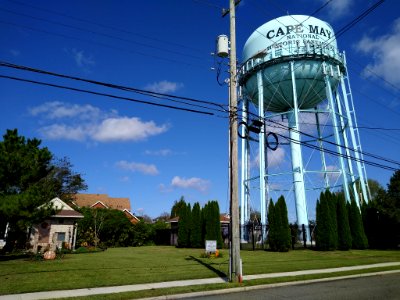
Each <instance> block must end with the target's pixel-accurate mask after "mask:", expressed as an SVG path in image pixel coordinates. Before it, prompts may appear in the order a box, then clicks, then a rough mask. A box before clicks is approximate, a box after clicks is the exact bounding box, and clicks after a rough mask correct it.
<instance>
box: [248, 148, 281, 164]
mask: <svg viewBox="0 0 400 300" xmlns="http://www.w3.org/2000/svg"><path fill="white" fill-rule="evenodd" d="M267 160H268V167H276V166H279V165H280V164H282V163H283V162H284V161H285V149H284V148H282V147H278V148H277V149H276V150H275V151H272V150H271V149H268V151H267ZM259 164H260V152H259V151H257V155H256V156H255V157H254V159H253V160H252V161H251V162H250V167H251V168H255V167H258V166H259Z"/></svg>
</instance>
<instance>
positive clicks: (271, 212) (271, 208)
mask: <svg viewBox="0 0 400 300" xmlns="http://www.w3.org/2000/svg"><path fill="white" fill-rule="evenodd" d="M267 218H268V245H269V247H270V248H271V250H272V251H277V239H278V233H277V224H276V218H275V205H274V202H273V201H272V199H270V200H269V205H268V213H267Z"/></svg>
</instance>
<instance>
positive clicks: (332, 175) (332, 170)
mask: <svg viewBox="0 0 400 300" xmlns="http://www.w3.org/2000/svg"><path fill="white" fill-rule="evenodd" d="M326 170H327V171H328V172H329V173H327V175H328V179H329V181H331V184H332V183H333V182H336V181H337V180H338V178H339V177H340V175H341V174H340V170H339V168H338V167H337V166H334V165H328V166H326ZM320 177H321V178H324V174H323V173H321V174H320Z"/></svg>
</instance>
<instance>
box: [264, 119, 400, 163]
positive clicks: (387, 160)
mask: <svg viewBox="0 0 400 300" xmlns="http://www.w3.org/2000/svg"><path fill="white" fill-rule="evenodd" d="M267 121H269V122H272V123H273V124H276V125H278V126H281V127H284V128H285V129H289V126H286V125H284V124H281V123H279V122H275V121H273V120H270V119H269V120H267ZM291 130H294V131H295V132H298V133H300V134H302V135H305V136H308V137H310V138H313V139H316V140H318V139H319V138H318V137H316V136H313V135H311V134H308V133H305V132H304V131H301V130H295V129H291ZM324 142H326V143H327V144H330V145H333V146H336V147H341V148H343V149H347V150H350V151H352V152H358V153H360V154H363V155H365V156H370V157H373V158H375V159H378V160H382V161H385V162H389V163H392V164H396V165H399V166H400V162H398V161H395V160H392V159H388V158H386V157H383V156H379V155H376V154H372V153H369V152H365V151H362V152H360V151H358V150H356V149H353V148H349V147H346V146H343V145H340V144H337V143H334V142H331V141H324ZM316 147H317V146H316ZM338 154H339V153H338Z"/></svg>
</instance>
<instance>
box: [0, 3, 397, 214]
mask: <svg viewBox="0 0 400 300" xmlns="http://www.w3.org/2000/svg"><path fill="white" fill-rule="evenodd" d="M324 3H326V1H325V0H314V1H312V0H296V1H286V2H280V1H275V0H274V1H268V0H265V1H256V0H245V1H242V3H241V4H240V5H239V7H238V9H237V44H238V59H239V60H240V53H241V49H242V47H243V45H244V43H245V41H246V39H247V38H248V37H249V36H250V34H251V33H252V32H253V31H254V30H255V29H256V28H257V27H259V26H261V25H262V24H264V23H265V22H267V21H269V20H271V19H273V18H276V17H279V16H282V15H286V14H287V13H289V14H305V15H309V14H311V13H313V12H314V11H315V10H316V9H318V8H319V7H320V6H321V5H323V4H324ZM373 3H375V1H363V0H333V1H331V2H330V3H329V4H328V5H327V6H326V7H325V8H324V9H322V10H320V11H319V12H318V13H317V14H316V15H315V17H317V18H320V19H322V20H325V21H327V22H328V23H330V24H331V25H332V27H333V28H334V30H336V31H337V30H339V29H340V28H342V27H343V26H345V25H346V24H347V23H348V22H350V21H351V20H353V19H354V18H355V17H357V16H358V15H359V14H360V13H362V12H363V11H364V10H365V9H367V8H368V7H370V6H371V5H372V4H373ZM227 5H228V1H222V0H218V1H211V0H208V1H200V0H199V1H189V0H187V1H177V0H172V1H67V2H66V1H40V0H39V1H35V2H32V1H27V0H18V1H17V0H15V1H14V0H12V1H11V0H3V1H0V22H1V26H0V58H1V60H2V61H6V62H11V63H14V64H18V65H25V66H30V67H33V68H38V69H43V70H48V71H53V72H57V73H62V74H68V75H71V76H76V77H84V78H90V79H93V80H97V81H103V82H109V83H115V84H120V85H125V86H130V87H135V88H139V89H146V90H152V91H156V92H162V93H168V94H174V95H179V96H185V97H192V98H196V99H202V100H207V101H212V102H217V103H220V104H227V102H228V100H227V97H228V91H227V87H226V85H224V86H220V85H219V84H218V82H217V80H216V78H217V74H216V72H215V71H212V70H211V67H213V66H214V65H215V60H214V58H213V57H212V56H211V55H210V53H211V52H214V51H215V39H216V37H217V36H218V35H220V34H228V33H229V20H228V18H221V8H222V7H227ZM399 9H400V3H399V2H398V1H395V0H391V1H390V0H388V1H385V2H384V3H383V4H382V5H380V6H379V7H378V8H377V9H376V10H375V11H373V12H372V13H371V14H370V15H368V16H367V17H366V18H364V19H363V20H361V21H360V22H359V23H357V24H356V25H355V26H354V27H352V28H351V29H350V30H349V31H347V32H346V33H345V34H343V35H342V36H340V37H339V39H338V47H339V49H340V50H342V51H346V54H347V61H348V66H349V75H350V78H351V83H352V90H353V96H354V100H355V106H356V111H357V117H358V122H359V124H358V125H359V126H368V127H384V128H391V129H395V128H400V126H399V125H398V122H397V120H398V117H399V113H400V105H399V104H400V102H399V95H400V92H399V86H400V75H399V70H400V18H399V13H398V12H399ZM226 63H227V61H225V62H224V63H223V65H225V68H223V71H222V73H221V74H220V76H219V78H220V81H223V80H224V79H225V78H226V77H227V76H228V74H227V73H226V72H225V71H226ZM371 70H372V71H373V73H371V72H370V71H371ZM0 74H1V75H7V76H16V77H22V78H26V79H30V80H37V81H46V82H50V83H53V84H60V85H68V86H73V87H75V88H80V89H90V90H94V91H97V92H104V93H110V94H114V95H118V96H124V97H132V98H136V99H142V100H149V98H148V97H145V96H141V95H137V94H132V93H128V92H122V91H117V90H110V89H106V88H100V87H93V86H90V85H88V84H83V83H79V82H71V81H67V80H64V79H59V78H58V79H57V78H51V77H48V76H44V75H40V74H33V73H29V72H23V71H17V70H12V69H8V68H4V67H2V68H1V73H0ZM375 75H379V77H377V76H375ZM0 91H1V92H0V114H1V118H0V131H1V132H2V133H4V132H5V130H6V129H7V128H10V129H11V128H18V130H19V132H20V134H22V135H24V136H27V137H38V138H40V139H42V141H43V145H44V146H47V147H48V148H49V149H50V150H51V151H52V152H53V153H54V154H55V155H56V156H57V157H64V156H67V157H69V158H70V161H71V162H72V163H73V165H74V169H75V170H76V171H77V172H80V173H82V174H83V176H84V178H85V180H86V182H87V184H88V186H89V189H88V191H87V192H89V193H107V194H109V195H110V196H111V197H129V198H130V200H131V206H132V211H133V212H134V213H135V214H138V215H141V214H147V215H150V216H151V217H157V216H158V215H160V214H161V213H163V212H165V211H166V212H169V211H170V208H171V206H172V205H173V202H174V201H175V200H178V199H179V198H180V197H181V196H184V197H185V199H186V200H187V201H188V202H190V203H194V202H196V201H198V202H200V203H201V204H204V203H206V202H207V201H208V200H218V201H219V203H220V207H221V211H227V210H228V209H229V205H228V186H227V183H228V180H227V175H228V121H227V119H226V118H225V116H226V114H223V113H219V112H217V113H216V114H215V115H213V116H208V115H201V114H195V113H189V112H184V111H178V110H171V109H167V108H161V107H155V106H149V105H144V104H138V103H133V102H128V101H123V100H117V99H111V98H107V97H100V96H95V95H89V94H83V93H78V92H73V91H67V90H61V89H56V88H52V87H44V86H39V85H34V84H29V83H23V82H16V81H12V80H9V79H1V78H0ZM152 101H153V100H152ZM164 101H165V100H164ZM166 103H168V104H171V105H173V103H171V102H166ZM399 133H400V131H396V130H390V131H389V130H372V129H360V134H361V141H362V146H363V150H364V151H367V152H370V153H374V154H378V155H380V156H384V157H387V158H390V159H394V160H397V157H398V153H399V151H398V150H399V148H400V144H399V141H398V137H399ZM277 159H280V160H284V159H285V157H284V156H283V155H282V156H281V157H280V158H277ZM367 172H368V176H369V178H372V179H376V180H378V181H379V182H380V183H381V184H382V185H384V186H385V185H386V184H387V182H388V180H389V178H390V176H391V175H392V172H391V171H386V170H382V169H379V168H374V167H369V166H367Z"/></svg>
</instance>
